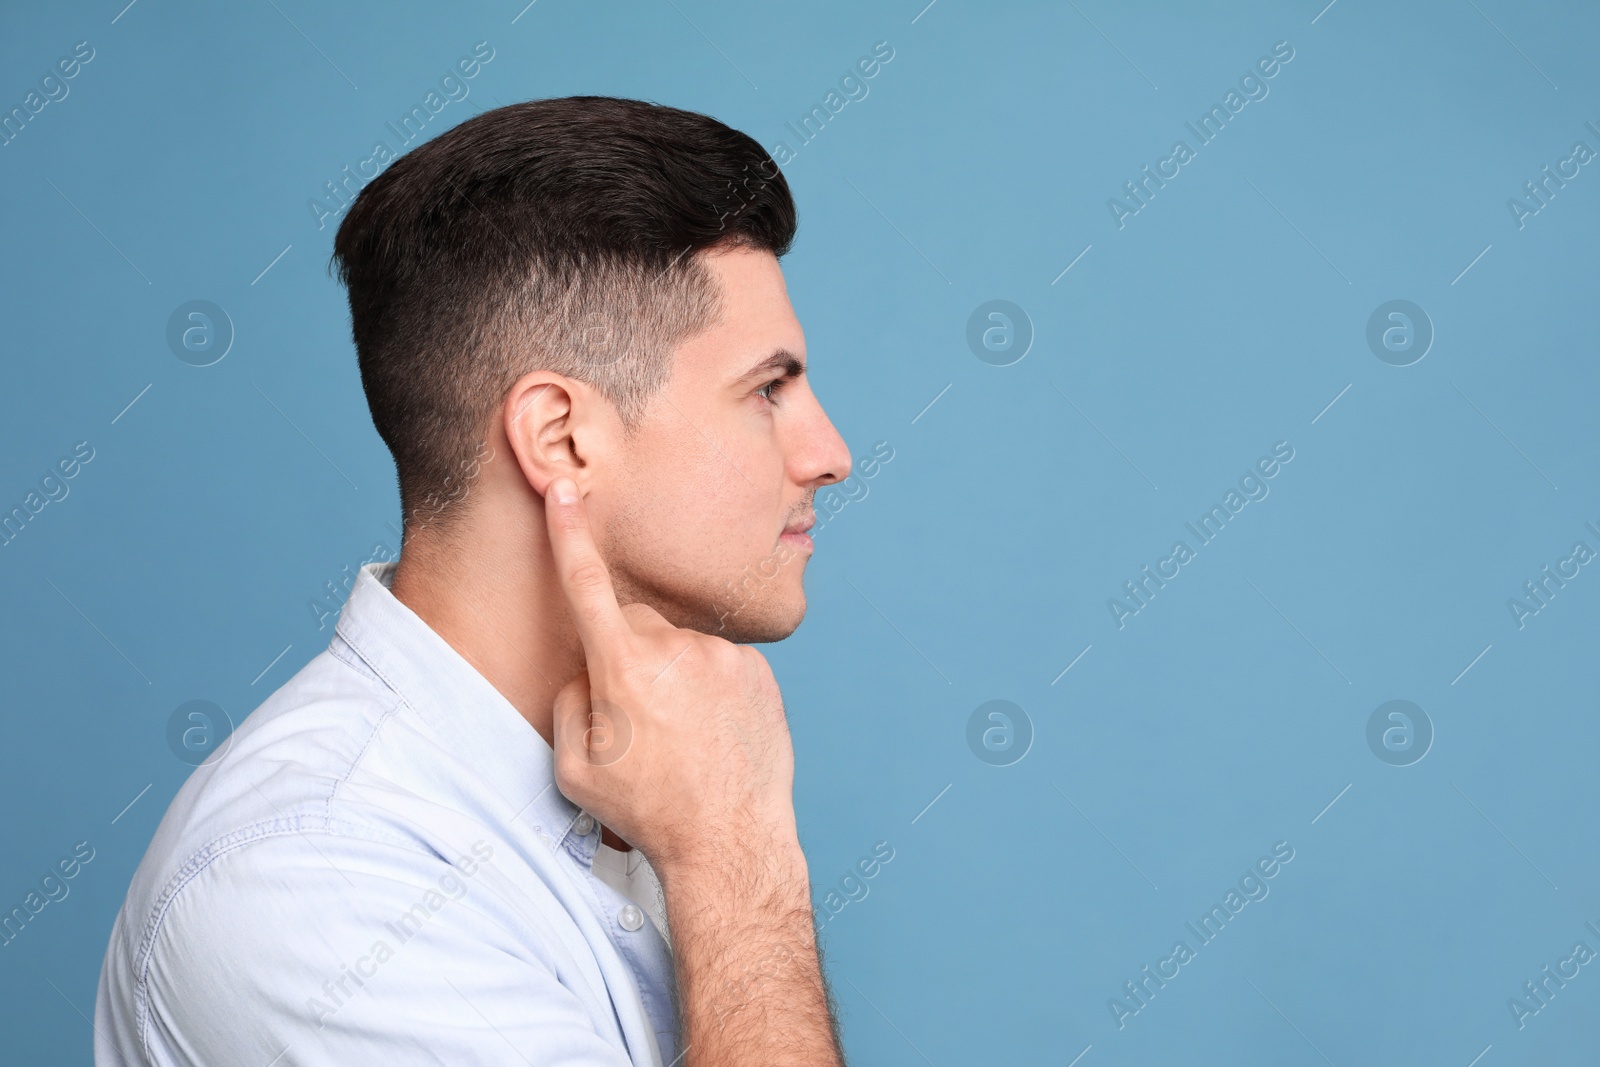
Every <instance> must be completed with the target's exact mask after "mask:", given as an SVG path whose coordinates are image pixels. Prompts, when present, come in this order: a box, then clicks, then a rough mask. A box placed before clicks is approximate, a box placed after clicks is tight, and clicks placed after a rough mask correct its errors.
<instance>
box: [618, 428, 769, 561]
mask: <svg viewBox="0 0 1600 1067" xmlns="http://www.w3.org/2000/svg"><path fill="white" fill-rule="evenodd" d="M690 432H691V433H693V431H690ZM733 458H734V457H733V456H731V455H728V456H724V455H722V454H719V453H718V452H716V451H714V450H713V449H712V448H711V446H710V444H709V443H708V442H707V441H706V439H705V438H703V437H700V436H699V435H698V434H694V436H693V439H692V440H686V439H682V438H675V439H672V440H665V441H654V442H649V443H641V448H640V450H639V454H638V455H637V457H636V461H635V462H631V463H629V465H628V475H627V481H626V484H625V485H624V486H623V488H622V489H621V491H620V492H619V493H618V495H617V500H618V511H619V514H618V516H617V520H616V522H615V524H614V526H615V529H614V531H610V532H613V533H614V534H615V535H616V536H617V538H618V539H619V540H620V541H621V542H623V543H621V544H618V545H617V547H618V548H619V549H620V550H622V551H623V552H625V553H626V554H627V556H628V557H630V558H631V559H632V561H633V562H634V563H635V565H637V566H640V567H642V568H646V569H649V570H654V571H656V573H658V574H659V575H660V576H661V577H662V578H666V577H667V575H669V574H672V575H674V576H675V577H676V578H677V579H678V580H679V581H680V582H682V581H685V580H689V581H694V582H695V584H700V583H703V582H704V581H705V580H706V579H707V578H712V577H718V578H720V576H721V572H722V571H724V570H726V569H727V568H729V567H733V568H734V569H737V568H738V567H740V566H743V564H744V563H745V562H747V561H748V560H747V557H751V556H757V555H760V554H761V553H763V552H766V551H770V549H771V548H772V547H773V545H772V544H770V543H768V542H771V541H772V540H773V538H774V537H775V536H776V533H777V530H776V527H777V525H778V524H779V522H780V519H781V515H780V513H779V512H778V510H777V509H776V507H775V506H774V505H773V504H772V503H771V502H770V501H766V500H762V499H760V498H759V494H758V493H757V492H756V490H755V488H754V487H753V486H752V485H751V482H752V481H754V480H755V473H754V472H753V471H750V470H749V469H748V468H746V467H745V466H744V465H743V464H741V465H740V467H739V468H736V467H735V466H734V465H733ZM747 476H748V480H747ZM697 576H698V580H697V581H695V579H696V577H697Z"/></svg>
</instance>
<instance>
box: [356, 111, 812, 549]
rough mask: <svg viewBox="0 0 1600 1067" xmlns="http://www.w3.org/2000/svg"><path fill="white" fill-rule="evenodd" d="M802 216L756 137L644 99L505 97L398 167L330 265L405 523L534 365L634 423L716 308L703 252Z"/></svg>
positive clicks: (757, 236)
mask: <svg viewBox="0 0 1600 1067" xmlns="http://www.w3.org/2000/svg"><path fill="white" fill-rule="evenodd" d="M795 225H796V220H795V207H794V199H793V197H792V196H791V195H790V192H789V185H788V182H786V181H785V180H784V177H783V174H782V172H781V171H780V170H779V169H778V166H777V164H776V163H774V162H773V160H772V157H771V156H769V155H768V154H767V152H766V151H765V150H764V149H763V148H762V147H761V146H760V145H759V144H757V143H756V142H755V141H754V140H753V139H751V138H750V137H749V136H747V135H745V134H743V133H740V132H739V131H737V130H734V129H730V128H729V127H728V126H725V125H724V124H723V123H721V122H718V121H717V120H716V119H713V118H711V117H709V116H706V115H701V114H696V113H695V112H691V111H681V110H679V109H677V108H671V107H665V106H662V105H659V104H652V103H648V102H645V101H642V100H624V99H619V98H616V97H606V96H570V97H562V98H556V99H549V100H534V101H529V102H526V103H520V104H512V105H510V106H508V107H501V108H496V109H495V110H493V111H486V112H484V113H483V114H481V115H478V116H475V117H474V118H471V119H468V120H467V121H465V122H463V123H461V124H460V125H459V126H456V127H454V128H453V129H451V130H449V131H447V132H445V133H443V134H441V135H439V136H438V137H436V138H434V139H433V140H431V141H428V142H426V143H425V144H422V145H420V146H418V147H417V148H415V149H413V150H412V151H410V152H408V153H406V154H405V155H404V156H401V157H400V158H399V159H397V160H395V162H394V163H393V164H391V165H390V166H389V168H388V169H387V170H385V171H384V172H383V173H381V174H380V175H378V177H376V178H374V179H373V180H372V181H371V182H370V183H368V184H367V186H366V187H365V188H363V189H362V191H361V193H360V195H359V196H358V197H357V198H356V201H355V203H354V204H353V205H352V206H351V207H350V210H349V212H348V214H347V215H346V216H345V219H344V221H343V222H342V223H341V224H340V226H339V231H338V234H337V235H336V237H335V238H334V245H333V248H334V251H333V260H332V263H336V264H337V267H338V276H339V280H340V281H341V282H343V283H344V285H345V287H346V288H347V289H348V290H349V295H350V329H351V334H352V336H353V338H354V341H355V346H356V353H357V356H358V359H359V362H360V367H361V384H362V387H363V388H364V389H365V390H366V394H367V405H368V408H369V409H370V410H371V412H372V422H373V425H374V426H375V427H376V428H377V431H378V435H379V436H380V437H382V438H383V441H384V443H385V444H386V445H388V447H389V451H390V453H391V454H392V455H393V456H394V461H395V468H396V472H397V474H398V477H399V483H400V507H401V512H402V514H403V515H404V517H405V518H404V521H405V524H406V531H405V533H406V536H408V537H409V536H410V535H411V533H412V532H413V531H414V530H415V529H418V528H420V527H421V526H422V525H426V524H438V525H440V526H441V527H443V526H448V525H449V524H450V522H451V521H452V520H453V519H454V518H455V517H457V516H458V515H459V513H460V505H461V504H462V503H463V501H464V500H465V497H466V489H467V487H468V485H469V484H470V481H471V476H472V475H473V474H474V473H475V472H476V470H477V465H476V461H477V460H478V459H479V458H481V453H480V449H481V448H482V446H483V443H484V437H485V435H486V433H487V432H488V430H489V427H490V425H491V420H492V418H493V414H494V411H495V409H496V408H497V407H498V405H499V404H500V403H501V402H502V401H503V400H504V398H505V396H506V393H507V392H508V391H509V390H510V388H511V386H512V385H513V384H514V383H515V382H516V381H517V379H518V378H520V377H522V376H523V375H524V374H527V373H529V372H531V371H535V370H550V371H554V372H556V373H559V374H563V375H566V376H567V377H570V378H574V379H577V380H579V381H583V382H586V383H588V384H590V385H592V386H593V387H595V388H596V389H597V390H598V391H599V392H600V393H601V394H602V395H603V396H605V397H606V398H607V399H608V400H610V401H611V402H612V403H613V404H614V405H616V408H617V411H618V414H619V418H620V419H621V421H622V424H623V427H624V432H625V433H631V432H632V431H633V429H634V428H635V427H636V425H637V420H638V418H639V416H640V415H641V413H642V411H643V409H644V407H645V405H646V403H647V402H648V400H649V398H650V397H651V395H652V394H653V393H655V392H656V391H657V390H658V389H660V388H661V387H662V386H663V385H664V384H666V382H667V380H668V379H669V378H670V377H671V373H672V363H673V360H672V352H673V350H674V349H675V348H676V347H677V346H678V345H679V344H680V343H682V342H683V341H684V340H686V339H688V338H689V337H692V336H694V335H695V334H697V333H699V332H700V331H701V330H703V329H705V328H707V327H709V326H711V325H713V324H714V323H715V322H716V321H717V319H718V317H719V316H720V314H721V311H722V302H721V294H720V292H719V290H718V286H717V284H716V279H715V278H714V276H713V275H712V274H711V273H710V271H709V270H707V269H706V267H705V264H704V263H703V261H702V257H701V256H700V253H702V252H705V251H707V250H710V249H715V250H719V251H720V250H722V249H725V248H731V247H743V248H753V249H757V250H764V251H768V252H771V253H772V254H773V255H775V256H782V255H784V253H786V252H787V251H788V250H789V246H790V244H791V243H792V242H793V240H794V233H795ZM331 265H332V264H330V266H331Z"/></svg>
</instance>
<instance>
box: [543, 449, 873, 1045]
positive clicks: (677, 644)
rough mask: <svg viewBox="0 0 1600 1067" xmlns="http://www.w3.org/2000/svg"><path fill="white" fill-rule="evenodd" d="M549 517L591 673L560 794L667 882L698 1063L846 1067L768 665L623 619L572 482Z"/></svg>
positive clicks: (549, 502)
mask: <svg viewBox="0 0 1600 1067" xmlns="http://www.w3.org/2000/svg"><path fill="white" fill-rule="evenodd" d="M545 517H546V523H547V525H548V527H549V532H550V544H551V548H552V550H553V552H554V555H555V564H556V570H557V572H558V574H559V579H560V582H561V588H562V589H563V590H564V591H565V593H566V599H567V607H568V610H569V612H570V613H571V615H572V620H573V623H574V625H575V626H576V627H577V630H578V636H579V638H580V639H581V640H582V641H583V651H584V658H585V660H586V664H587V666H586V669H585V670H584V671H583V672H582V673H580V674H579V675H578V676H577V677H576V678H574V679H573V680H572V681H571V682H570V683H569V684H568V685H567V686H566V687H565V688H563V689H562V690H561V692H560V693H559V694H557V696H556V701H555V712H554V716H553V727H552V728H553V733H554V739H555V753H556V762H555V770H556V783H557V784H558V785H559V786H560V788H561V791H562V792H563V793H565V794H566V796H567V797H568V798H569V799H570V800H572V801H574V802H575V803H577V804H579V805H581V806H582V807H583V808H584V809H586V810H587V811H588V812H590V813H591V814H592V815H594V816H595V817H596V818H598V819H599V820H600V822H601V823H602V824H604V825H605V826H607V827H609V828H610V829H612V830H614V831H615V832H616V833H618V834H620V835H621V836H622V837H623V838H624V839H625V840H626V841H627V842H628V843H629V844H632V845H634V846H635V847H637V848H639V849H640V850H641V851H643V852H644V854H645V856H646V857H648V858H649V860H650V862H651V865H652V866H653V867H655V869H656V871H657V873H658V874H659V875H660V877H661V883H662V888H663V889H664V890H665V892H666V898H667V915H668V923H669V925H670V927H671V930H672V942H673V960H674V964H675V966H676V968H677V974H678V996H679V1001H680V1003H681V1005H682V1014H683V1035H682V1038H683V1047H684V1055H685V1057H686V1060H687V1064H688V1065H689V1067H734V1065H736V1064H738V1065H743V1064H751V1063H759V1064H762V1065H763V1067H769V1065H770V1067H779V1065H784V1064H796V1065H799V1064H805V1065H806V1067H830V1065H838V1064H842V1063H843V1056H842V1055H841V1054H840V1051H839V1047H838V1041H837V1036H836V1033H835V1028H834V1023H833V1017H832V1012H831V1010H830V1007H829V1004H828V996H827V990H826V986H825V985H824V983H823V979H822V971H821V967H820V965H819V963H818V959H817V951H816V928H815V926H814V920H813V916H812V911H811V902H810V896H811V887H810V883H809V881H808V878H807V874H806V863H805V856H804V854H803V853H802V852H801V851H800V843H799V837H798V835H797V833H796V830H795V819H794V798H793V788H794V750H793V747H792V745H791V743H790V740H789V726H788V722H787V721H786V720H785V718H784V714H783V699H782V696H781V694H779V692H778V685H777V682H776V681H775V680H774V679H773V677H772V670H771V668H769V667H768V666H767V661H766V658H765V657H764V656H762V655H761V653H759V652H757V651H756V650H755V649H753V648H749V647H747V646H741V645H735V644H732V643H730V642H728V641H725V640H723V639H722V638H720V637H714V636H711V635H709V634H703V633H699V632H698V631H694V630H681V629H679V628H678V627H676V626H673V625H672V624H671V623H669V622H667V620H666V619H664V618H662V617H661V615H660V613H658V612H656V611H654V610H653V609H651V608H650V607H648V606H646V605H643V604H630V605H628V606H627V607H625V608H624V607H619V606H618V604H617V597H616V592H615V590H614V589H613V588H612V585H611V575H610V572H609V571H607V570H606V564H605V560H604V559H602V558H601V556H600V553H599V551H598V549H596V547H595V543H594V538H593V536H592V535H591V532H590V530H589V522H588V518H587V516H586V514H585V511H584V507H583V502H582V500H581V499H579V496H578V490H577V486H576V485H574V484H573V482H572V481H571V479H568V478H557V479H555V480H554V481H552V482H551V484H550V486H549V487H548V492H547V493H546V496H545Z"/></svg>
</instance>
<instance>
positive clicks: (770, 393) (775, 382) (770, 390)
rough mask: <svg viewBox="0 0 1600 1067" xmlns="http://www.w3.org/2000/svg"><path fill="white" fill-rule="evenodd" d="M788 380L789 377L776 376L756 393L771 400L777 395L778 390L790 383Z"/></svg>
mask: <svg viewBox="0 0 1600 1067" xmlns="http://www.w3.org/2000/svg"><path fill="white" fill-rule="evenodd" d="M788 382H789V379H788V378H774V379H772V381H770V382H768V383H767V384H766V385H763V386H762V387H761V388H760V389H757V390H756V395H757V396H759V397H761V398H762V399H764V400H768V401H770V400H772V398H773V397H774V396H776V395H777V393H778V390H780V389H782V388H783V387H784V386H785V385H787V384H788Z"/></svg>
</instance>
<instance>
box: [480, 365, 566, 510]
mask: <svg viewBox="0 0 1600 1067" xmlns="http://www.w3.org/2000/svg"><path fill="white" fill-rule="evenodd" d="M576 385H577V383H575V382H572V381H571V380H570V379H567V378H564V377H562V376H561V375H559V374H554V373H552V372H549V371H535V372H533V373H532V374H527V375H524V376H523V377H521V378H519V379H518V380H517V382H516V384H514V385H513V386H512V387H511V389H510V391H509V392H507V394H506V398H505V403H504V405H503V407H502V410H501V416H502V419H503V421H504V426H505V435H506V442H507V444H508V445H509V446H510V449H511V454H512V455H513V456H514V457H515V458H516V461H517V466H518V468H519V469H520V470H521V471H522V476H523V478H524V479H525V480H526V481H527V483H528V486H529V487H530V488H531V489H533V491H534V492H536V493H538V494H539V495H540V496H543V495H544V494H545V491H546V490H547V489H548V488H549V486H550V482H551V481H552V480H553V479H555V478H557V477H560V476H563V475H565V476H566V477H568V478H571V479H573V480H574V481H576V482H577V483H578V484H579V487H580V488H582V486H583V467H584V465H585V464H584V462H583V458H582V455H581V453H580V452H579V449H578V445H577V441H576V440H575V438H574V431H575V428H576V423H575V420H574V418H573V414H574V401H575V399H576V397H575V393H576V391H577V389H576Z"/></svg>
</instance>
